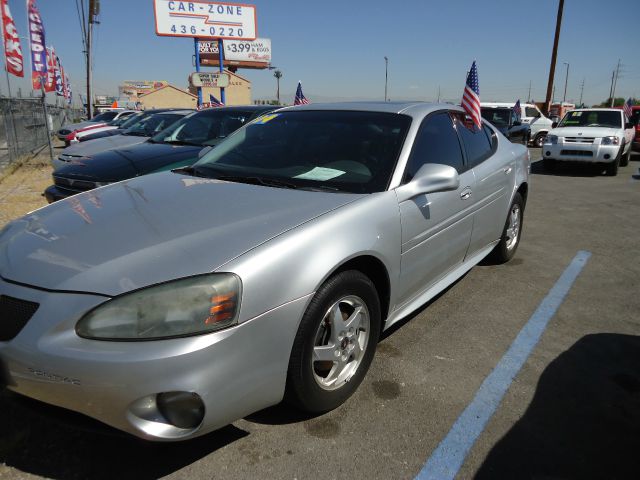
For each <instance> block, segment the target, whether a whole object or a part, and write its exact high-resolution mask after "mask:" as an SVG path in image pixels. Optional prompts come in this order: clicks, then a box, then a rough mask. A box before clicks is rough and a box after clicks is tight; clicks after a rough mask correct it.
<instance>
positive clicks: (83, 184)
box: [53, 175, 96, 192]
mask: <svg viewBox="0 0 640 480" xmlns="http://www.w3.org/2000/svg"><path fill="white" fill-rule="evenodd" d="M53 183H55V185H56V187H59V188H62V189H64V190H70V191H72V192H86V191H87V190H93V189H94V188H96V183H95V182H91V181H89V180H75V179H73V178H67V177H58V176H56V175H54V176H53Z"/></svg>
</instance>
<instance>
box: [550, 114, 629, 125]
mask: <svg viewBox="0 0 640 480" xmlns="http://www.w3.org/2000/svg"><path fill="white" fill-rule="evenodd" d="M558 127H611V128H622V115H620V112H614V111H611V110H573V111H571V112H567V114H566V115H565V116H564V118H563V119H562V121H561V122H560V124H559V125H558Z"/></svg>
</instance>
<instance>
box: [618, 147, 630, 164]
mask: <svg viewBox="0 0 640 480" xmlns="http://www.w3.org/2000/svg"><path fill="white" fill-rule="evenodd" d="M624 148H625V145H624V144H623V145H622V147H620V152H621V154H622V152H624ZM630 160H631V148H629V151H628V152H627V153H626V155H624V154H622V156H621V157H620V166H621V167H626V166H627V165H629V161H630Z"/></svg>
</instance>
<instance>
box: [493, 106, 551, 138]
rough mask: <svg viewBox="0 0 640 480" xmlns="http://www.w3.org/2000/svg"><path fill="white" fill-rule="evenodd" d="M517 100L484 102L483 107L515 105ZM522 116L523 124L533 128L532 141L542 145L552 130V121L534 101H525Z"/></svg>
mask: <svg viewBox="0 0 640 480" xmlns="http://www.w3.org/2000/svg"><path fill="white" fill-rule="evenodd" d="M515 103H516V102H512V103H505V102H482V103H481V106H483V107H513V105H514V104H515ZM520 108H521V109H522V116H521V117H520V120H521V121H522V123H523V124H525V125H529V127H530V128H531V134H530V137H529V138H530V143H531V145H532V146H534V147H541V146H542V144H543V143H544V137H545V136H546V135H547V133H548V132H549V130H551V128H552V127H551V125H552V123H553V122H552V121H551V120H550V119H548V118H547V117H545V116H544V114H543V113H542V112H541V111H540V109H539V108H538V107H537V106H536V105H535V104H534V103H523V104H521V106H520Z"/></svg>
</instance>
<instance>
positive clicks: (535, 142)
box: [533, 133, 547, 148]
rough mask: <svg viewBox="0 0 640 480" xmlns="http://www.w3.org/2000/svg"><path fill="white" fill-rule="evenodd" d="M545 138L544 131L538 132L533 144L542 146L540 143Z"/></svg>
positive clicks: (538, 146)
mask: <svg viewBox="0 0 640 480" xmlns="http://www.w3.org/2000/svg"><path fill="white" fill-rule="evenodd" d="M545 138H547V134H546V133H539V134H537V135H536V138H534V139H533V144H534V145H535V146H536V147H537V148H542V144H543V143H544V139H545Z"/></svg>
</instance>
